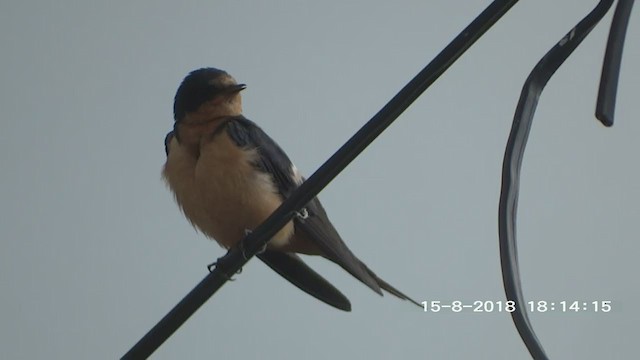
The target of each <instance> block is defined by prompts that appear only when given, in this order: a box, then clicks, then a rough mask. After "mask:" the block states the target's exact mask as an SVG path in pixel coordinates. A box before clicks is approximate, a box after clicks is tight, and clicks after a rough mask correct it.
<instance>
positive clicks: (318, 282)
mask: <svg viewBox="0 0 640 360" xmlns="http://www.w3.org/2000/svg"><path fill="white" fill-rule="evenodd" d="M257 256H258V258H260V260H262V261H263V262H264V263H265V264H267V265H268V266H269V267H270V268H271V269H273V270H274V271H275V272H277V273H278V274H280V275H281V276H282V277H284V278H285V279H287V280H289V282H291V283H292V284H293V285H295V286H297V287H298V288H299V289H300V290H302V291H304V292H306V293H307V294H309V295H311V296H313V297H315V298H316V299H318V300H321V301H324V302H325V303H327V304H329V305H331V306H334V307H336V308H338V309H340V310H344V311H351V303H350V302H349V299H347V297H346V296H344V295H343V294H342V293H341V292H340V290H338V289H336V288H335V287H334V286H333V285H331V284H330V283H329V282H328V281H327V280H325V279H324V278H323V277H322V276H320V275H319V274H318V273H317V272H315V271H313V269H311V268H310V267H309V266H307V264H305V263H304V262H303V261H302V259H300V257H299V256H298V255H295V254H291V253H283V252H279V251H272V250H266V251H265V252H263V253H261V254H258V255H257Z"/></svg>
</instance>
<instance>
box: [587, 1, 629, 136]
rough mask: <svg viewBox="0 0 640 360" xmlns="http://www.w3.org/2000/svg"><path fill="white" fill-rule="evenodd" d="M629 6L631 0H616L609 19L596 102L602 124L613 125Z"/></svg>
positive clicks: (597, 112) (598, 116) (597, 114)
mask: <svg viewBox="0 0 640 360" xmlns="http://www.w3.org/2000/svg"><path fill="white" fill-rule="evenodd" d="M631 8H633V0H618V5H617V6H616V12H615V14H614V15H613V21H611V29H610V30H609V40H608V41H607V52H606V53H605V55H604V62H603V63H602V75H601V77H600V89H599V90H598V102H597V104H596V118H597V119H598V120H600V122H602V124H603V125H604V126H612V125H613V117H614V114H615V106H616V93H617V90H618V77H619V75H620V62H621V61H622V49H623V47H624V38H625V35H626V34H627V25H629V17H630V16H631Z"/></svg>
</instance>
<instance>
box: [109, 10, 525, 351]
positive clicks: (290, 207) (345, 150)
mask: <svg viewBox="0 0 640 360" xmlns="http://www.w3.org/2000/svg"><path fill="white" fill-rule="evenodd" d="M517 2H518V0H495V1H493V2H492V3H491V4H490V5H489V6H488V7H487V8H486V9H485V10H484V11H483V12H482V13H480V15H478V17H476V18H475V19H474V20H473V21H472V22H471V23H470V24H469V25H468V26H467V27H466V28H465V29H464V30H463V31H462V32H461V33H460V34H459V35H458V36H456V38H455V39H453V40H452V41H451V42H450V43H449V45H447V47H445V48H444V49H443V50H442V51H441V52H440V53H439V54H438V55H437V56H436V57H435V58H434V59H433V60H432V61H431V62H430V63H429V64H428V65H427V66H426V67H425V68H424V69H423V70H422V71H420V73H418V75H416V76H415V77H414V78H413V79H412V80H411V81H410V82H409V83H408V84H407V85H406V86H405V87H403V88H402V90H400V92H398V94H396V96H394V97H393V98H392V99H391V100H390V101H389V102H388V103H387V104H386V105H385V106H384V107H383V108H382V109H381V110H380V111H379V112H378V113H377V114H376V115H374V116H373V118H371V120H369V121H368V122H367V123H366V124H365V125H364V126H363V127H362V128H361V129H360V130H359V131H358V132H357V133H356V134H355V135H353V136H352V137H351V138H350V139H349V140H348V141H347V142H346V143H345V144H344V145H343V146H342V147H341V148H340V149H339V150H338V151H337V152H336V153H335V154H334V155H333V156H331V158H329V160H327V161H326V162H325V163H324V164H323V165H322V166H321V167H320V168H319V169H318V170H317V171H316V172H315V173H313V175H311V176H310V177H309V178H308V179H307V181H305V182H304V183H303V184H302V185H301V186H300V187H299V188H298V189H297V190H296V191H295V192H294V193H293V194H291V196H290V197H289V198H287V199H286V200H285V201H284V202H283V203H282V205H280V207H278V208H277V209H276V210H275V211H274V212H273V214H271V215H270V216H269V217H268V218H267V219H266V220H265V221H264V222H263V223H262V224H260V225H259V226H258V227H257V228H256V229H254V231H253V232H252V233H250V234H249V235H248V236H247V237H245V239H244V240H243V241H242V244H244V245H243V246H242V249H240V246H234V247H233V248H231V249H230V250H229V251H228V252H227V254H226V255H225V256H224V257H223V258H220V259H218V262H217V264H216V267H215V269H214V270H213V271H212V272H211V273H209V274H208V275H207V276H206V277H205V278H204V279H203V280H202V281H200V283H199V284H198V285H196V287H195V288H194V289H193V290H191V292H189V293H188V294H187V295H186V296H185V297H184V298H183V299H182V300H181V301H180V302H179V303H178V304H177V305H176V306H175V307H174V308H173V309H172V310H171V311H170V312H169V313H167V315H165V316H164V317H163V318H162V319H161V320H160V321H159V322H158V323H157V324H156V325H155V326H154V327H153V328H152V329H151V330H149V332H148V333H147V334H146V335H145V336H143V337H142V339H140V340H139V341H138V342H137V343H136V344H135V345H134V346H133V347H132V348H131V349H130V350H129V351H128V352H127V353H126V354H125V355H124V356H123V357H122V359H143V358H147V357H149V356H150V355H151V354H152V353H153V352H154V351H155V350H156V349H157V348H158V347H160V345H162V343H164V341H165V340H167V339H168V338H169V336H171V334H173V333H174V332H175V331H176V330H177V329H178V328H179V327H180V326H181V325H182V324H183V323H184V322H185V321H187V319H188V318H189V317H190V316H191V315H192V314H193V313H194V312H195V311H196V310H198V308H200V306H202V304H204V302H205V301H207V299H209V298H210V297H211V296H212V295H213V294H214V293H215V292H216V291H217V290H218V289H220V287H222V285H224V284H225V283H226V282H227V281H228V280H229V274H235V273H236V272H237V271H239V270H240V269H241V268H242V266H243V265H244V264H246V263H247V261H249V259H250V258H251V257H253V256H254V255H255V254H256V253H257V252H258V251H259V250H261V249H262V248H263V246H264V245H265V244H266V243H267V242H268V241H269V239H270V238H271V237H272V236H273V235H274V234H275V233H277V232H278V230H279V229H281V228H282V227H283V226H284V225H285V224H286V223H287V222H289V220H291V218H292V217H293V216H294V214H295V212H296V211H299V210H300V209H301V208H302V207H304V206H305V205H306V204H307V203H308V202H309V201H310V200H311V199H313V197H315V196H316V195H317V194H318V193H319V192H320V191H321V190H322V189H323V188H324V187H325V186H327V184H328V183H329V182H330V181H331V180H333V179H334V178H335V177H336V176H337V175H338V174H339V173H340V172H341V171H342V170H343V169H344V168H345V167H346V166H347V165H349V163H351V161H353V159H355V158H356V157H357V156H358V155H359V154H360V153H361V152H362V151H363V150H364V149H365V148H366V147H367V146H368V145H369V144H370V143H371V142H372V141H373V140H375V138H376V137H377V136H378V135H380V134H381V133H382V132H383V131H384V130H385V129H386V128H387V127H388V126H389V125H391V123H392V122H393V121H394V120H395V119H396V118H397V117H398V116H400V114H401V113H402V112H403V111H404V110H405V109H406V108H408V107H409V105H411V103H413V101H415V100H416V99H417V98H418V97H419V96H420V95H421V94H422V93H423V92H424V91H425V90H426V89H427V88H428V87H429V86H430V85H431V84H433V83H434V82H435V81H436V80H437V79H438V78H439V77H440V75H442V74H443V73H444V72H445V71H446V70H447V69H448V68H449V67H450V66H451V65H452V64H453V63H454V62H455V61H456V60H457V59H458V58H459V57H460V56H461V55H462V54H463V53H464V52H465V51H466V50H467V49H468V48H469V47H471V45H473V44H474V43H475V42H476V40H478V39H479V38H480V37H481V36H482V35H483V34H484V33H485V32H486V31H487V30H488V29H489V28H490V27H491V26H493V24H495V23H496V22H497V21H498V20H499V19H500V18H501V17H502V15H504V14H505V13H506V12H507V11H508V10H509V9H510V8H511V7H512V6H513V5H514V4H515V3H517Z"/></svg>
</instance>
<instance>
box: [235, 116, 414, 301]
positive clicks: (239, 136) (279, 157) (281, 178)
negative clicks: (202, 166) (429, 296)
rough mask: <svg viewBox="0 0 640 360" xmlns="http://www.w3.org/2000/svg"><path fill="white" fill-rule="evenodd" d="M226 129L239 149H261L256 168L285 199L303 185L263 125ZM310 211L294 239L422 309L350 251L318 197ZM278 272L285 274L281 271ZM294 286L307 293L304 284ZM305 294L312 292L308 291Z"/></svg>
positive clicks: (241, 121) (240, 123)
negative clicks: (303, 240) (302, 240)
mask: <svg viewBox="0 0 640 360" xmlns="http://www.w3.org/2000/svg"><path fill="white" fill-rule="evenodd" d="M226 129H227V133H228V135H229V137H230V138H231V139H232V140H234V142H235V143H236V144H237V145H238V146H241V147H248V148H252V149H256V150H257V152H258V155H259V158H258V159H257V160H256V163H255V166H256V168H257V169H258V170H259V171H262V172H265V173H267V174H269V175H271V178H272V179H273V182H274V185H275V186H276V188H277V189H278V191H279V193H280V194H281V195H282V197H283V198H286V197H288V196H289V195H290V194H291V193H292V192H293V191H294V190H295V189H297V188H298V186H300V184H301V183H302V179H301V178H298V176H299V175H297V174H296V173H295V170H294V169H295V167H294V166H293V163H292V162H291V160H290V159H289V157H288V156H287V154H286V153H285V152H284V151H283V150H282V149H281V148H280V146H278V144H277V143H276V142H275V141H274V140H273V139H271V137H269V135H267V134H266V133H265V132H264V131H262V129H261V128H260V127H259V126H257V125H256V124H255V123H253V122H252V121H250V120H248V119H246V118H244V117H234V118H231V119H230V120H229V121H228V122H227V124H226ZM306 209H307V213H308V216H307V217H306V218H304V219H303V218H302V217H296V218H295V219H294V223H295V234H296V235H294V236H302V237H306V238H307V239H308V240H310V241H312V242H314V243H315V244H316V245H317V246H318V248H320V250H321V251H322V253H323V255H324V256H325V257H326V258H327V259H329V260H331V261H333V262H335V263H336V264H338V265H340V266H341V267H342V268H343V269H345V270H346V271H348V272H349V273H350V274H351V275H353V276H354V277H355V278H357V279H358V280H360V281H361V282H363V283H364V284H365V285H367V286H368V287H370V288H371V289H372V290H373V291H375V292H376V293H378V294H380V295H382V291H381V290H380V289H381V288H382V289H384V290H386V291H388V292H389V293H391V294H393V295H395V296H398V297H399V298H401V299H405V300H410V301H411V302H413V303H415V304H417V305H418V306H421V305H419V304H418V303H417V302H415V301H414V300H411V299H410V298H409V297H408V296H406V295H404V294H403V293H402V292H400V291H399V290H397V289H395V288H394V287H392V286H391V285H389V284H388V283H387V282H385V281H384V280H382V279H380V278H379V277H378V276H376V275H375V274H374V273H373V271H371V270H370V269H369V268H368V267H367V266H366V265H365V264H364V263H363V262H362V261H360V260H359V259H358V258H357V257H356V256H355V255H354V254H353V253H352V252H351V250H349V248H348V247H347V245H346V244H345V243H344V241H343V240H342V238H341V237H340V235H339V234H338V232H337V230H336V229H335V228H334V227H333V225H332V224H331V222H330V221H329V218H328V216H327V213H326V211H325V210H324V208H323V207H322V204H321V203H320V201H319V200H318V198H315V197H314V198H313V199H312V200H311V201H310V202H309V204H307V206H306ZM263 261H264V260H263ZM267 264H268V263H267ZM268 265H269V264H268ZM270 266H271V265H270ZM276 271H277V270H276ZM278 273H280V274H281V275H283V274H282V273H281V272H280V271H278ZM283 276H285V275H283ZM285 278H287V279H288V280H289V281H292V280H291V278H290V277H287V276H285ZM294 284H296V285H297V286H298V287H300V288H302V289H303V290H305V288H304V287H303V286H304V285H303V286H301V285H300V284H299V283H294ZM306 286H308V284H307V285H306ZM305 291H307V292H309V291H308V290H305ZM309 293H310V292H309ZM312 295H313V294H312ZM314 296H315V295H314Z"/></svg>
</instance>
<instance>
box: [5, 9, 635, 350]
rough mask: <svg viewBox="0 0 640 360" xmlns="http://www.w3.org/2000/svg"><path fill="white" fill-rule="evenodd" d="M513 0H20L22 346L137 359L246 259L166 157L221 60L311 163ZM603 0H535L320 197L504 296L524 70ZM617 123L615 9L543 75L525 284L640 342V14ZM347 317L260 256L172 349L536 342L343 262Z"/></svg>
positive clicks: (579, 340)
mask: <svg viewBox="0 0 640 360" xmlns="http://www.w3.org/2000/svg"><path fill="white" fill-rule="evenodd" d="M489 3H490V1H465V2H459V1H457V2H454V1H446V0H434V1H395V2H391V1H384V2H383V1H346V2H345V1H322V2H318V1H290V2H285V1H271V2H261V1H130V2H124V1H123V2H104V1H101V2H98V1H58V2H50V1H12V2H9V1H5V2H4V3H2V4H1V5H0V49H2V55H1V59H2V66H0V108H1V109H2V117H3V118H2V120H1V121H0V168H1V169H2V175H1V176H0V241H1V242H0V244H1V245H0V246H1V250H0V288H1V289H2V294H1V295H0V319H1V321H0V357H2V358H3V359H39V358H47V359H112V358H117V357H120V356H121V355H123V354H124V353H125V352H126V351H127V350H128V349H129V348H130V347H131V346H132V345H133V344H134V343H135V342H136V341H137V340H138V339H139V338H140V337H141V336H142V335H144V334H145V333H146V331H148V330H149V329H150V328H151V327H152V326H153V325H154V324H155V323H156V322H157V321H158V320H159V319H160V318H161V317H162V316H163V315H164V314H166V312H167V311H169V310H170V309H171V307H172V306H173V305H175V304H176V303H177V302H178V301H179V300H180V299H181V298H182V296H184V295H185V294H186V293H187V292H188V291H189V290H190V289H191V288H192V287H193V286H194V285H195V284H196V283H197V282H198V281H200V279H202V277H204V275H205V272H206V267H205V266H206V265H207V264H209V263H211V262H212V261H214V260H215V259H216V258H217V257H219V256H221V255H223V251H222V249H221V248H219V247H218V246H217V245H216V244H215V243H213V242H211V241H209V240H207V239H205V238H204V236H202V235H201V234H199V233H197V232H196V231H194V230H193V228H192V227H191V225H190V224H189V223H188V222H187V221H186V220H185V219H184V217H183V216H182V214H181V213H180V211H179V210H178V208H177V206H176V205H175V203H174V201H173V198H172V196H171V194H170V192H169V191H168V190H167V188H166V187H165V185H164V183H163V182H162V181H161V178H160V170H161V166H162V164H163V163H164V158H165V154H164V148H163V138H164V135H165V134H166V133H167V132H168V131H169V130H170V129H171V127H172V122H173V120H172V106H173V96H174V93H175V90H176V88H177V86H178V84H179V82H180V81H181V80H182V78H183V77H184V76H185V75H186V74H187V73H188V72H189V71H191V70H193V69H195V68H199V67H204V66H214V67H218V68H222V69H225V70H227V71H229V72H230V73H231V74H232V75H233V76H234V77H235V78H236V79H238V81H240V82H244V83H246V84H248V88H247V90H246V91H245V92H244V105H245V115H246V116H247V117H248V118H250V119H253V120H254V121H256V122H258V123H259V124H260V125H261V126H262V127H263V128H264V129H265V130H266V131H267V132H268V133H269V134H270V135H271V136H272V137H273V138H274V139H276V141H278V142H279V143H280V144H281V145H282V147H283V148H284V149H285V150H286V151H287V152H288V153H289V155H290V156H291V158H292V159H293V160H294V161H295V162H296V164H297V166H298V168H300V169H301V170H302V171H303V172H304V173H306V174H311V173H312V172H313V171H314V170H315V169H316V168H317V167H318V166H319V165H321V164H322V162H323V161H324V160H326V159H327V158H328V157H329V156H330V155H331V154H332V153H333V151H335V150H336V149H337V148H338V146H340V145H341V144H342V143H343V142H344V141H345V140H346V139H348V138H349V137H350V136H351V135H352V134H353V133H354V132H355V131H356V130H357V129H358V128H359V127H360V126H362V125H363V124H364V123H365V122H366V121H367V120H368V119H369V118H370V117H371V116H372V115H373V114H374V113H375V112H376V111H377V110H378V109H379V108H380V107H381V106H382V105H384V103H386V101H388V100H389V99H390V98H391V97H392V96H393V95H394V94H395V93H396V92H397V91H398V90H399V89H400V88H401V87H402V86H403V85H404V84H405V83H406V82H407V81H408V80H409V79H411V78H412V77H413V76H414V75H415V74H416V73H417V72H418V71H419V70H420V69H422V67H423V66H424V65H425V64H426V63H428V62H429V61H430V60H431V59H432V58H433V57H434V56H435V55H436V54H437V53H438V52H439V51H440V49H442V47H443V46H445V45H446V44H447V43H448V42H449V41H450V40H451V39H452V38H453V37H454V36H455V35H457V34H458V33H459V32H460V30H462V29H463V28H464V26H466V25H467V24H468V23H469V22H470V21H471V20H473V18H474V17H475V16H476V15H477V14H478V13H480V11H481V10H482V9H484V8H485V7H486V6H487V5H488V4H489ZM595 4H596V1H583V0H580V1H579V0H563V1H553V0H544V1H542V0H539V1H521V2H520V3H518V4H517V5H516V6H515V7H514V8H513V9H512V10H511V11H510V12H509V13H508V14H507V15H506V16H505V17H504V18H503V20H501V21H500V22H499V23H498V24H497V25H496V26H494V27H493V28H492V29H491V30H490V31H489V32H488V33H487V34H486V35H485V36H484V37H483V38H482V39H481V40H480V41H479V42H478V43H477V44H476V45H475V46H474V47H473V48H472V49H471V50H469V51H468V52H467V53H466V54H465V55H464V56H463V57H462V58H461V59H460V60H459V61H458V62H457V63H456V64H455V65H454V66H453V67H452V68H451V69H450V70H449V71H448V72H447V73H446V74H445V75H444V76H442V78H441V79H440V80H438V82H436V83H435V84H434V85H433V86H432V87H431V88H430V89H429V90H428V91H427V92H426V93H425V94H424V95H423V96H422V97H421V98H420V99H418V101H416V103H415V104H414V105H412V106H411V108H410V109H409V110H408V111H406V112H405V113H404V114H403V115H402V116H401V117H400V118H399V119H398V121H397V122H396V123H395V124H394V125H393V126H392V127H391V128H390V129H388V131H386V132H385V133H384V134H383V135H382V136H381V137H380V138H379V139H378V140H377V141H376V142H375V143H373V144H372V145H371V146H370V147H369V148H368V149H367V150H366V151H365V152H364V153H363V154H362V156H360V157H359V158H358V159H357V160H356V161H355V162H354V163H353V164H352V165H350V166H349V167H348V168H347V169H346V170H345V171H344V172H343V173H342V174H341V175H340V176H339V177H338V178H337V179H336V180H335V181H334V182H332V183H331V184H330V185H329V186H328V187H327V188H326V189H325V190H324V191H323V192H322V193H321V195H320V198H321V199H322V200H323V202H324V204H325V207H326V208H327V210H328V212H329V215H330V217H331V219H332V221H333V223H334V224H335V226H336V227H337V229H338V230H339V231H340V233H341V234H342V237H343V238H344V239H345V241H346V242H347V243H348V245H349V246H350V247H351V249H352V250H353V251H354V252H355V253H356V254H357V255H358V256H359V257H360V258H361V259H362V260H363V261H365V262H366V263H367V264H368V265H369V266H370V267H371V268H372V269H374V270H375V271H376V272H377V273H378V274H379V275H380V276H381V277H383V278H385V279H386V280H388V281H389V282H390V283H392V284H394V285H395V286H397V287H398V288H399V289H401V290H402V291H404V292H406V293H407V294H410V295H411V296H413V297H414V298H417V299H419V301H422V300H441V301H443V302H450V301H453V300H462V301H465V302H472V301H474V300H502V299H503V298H504V294H503V290H502V280H501V277H500V267H499V258H498V240H497V204H498V195H499V179H500V168H501V163H502V155H503V151H504V145H505V143H506V138H507V135H508V132H509V129H510V124H511V120H512V116H513V112H514V109H515V106H516V102H517V99H518V96H519V93H520V89H521V86H522V83H523V82H524V80H525V78H526V76H527V75H528V73H529V71H530V70H531V68H532V67H533V66H534V65H535V63H536V62H537V61H538V59H539V58H540V57H541V56H542V55H543V54H544V53H545V52H546V51H547V50H548V49H549V48H550V47H551V46H552V45H553V44H554V43H555V42H556V41H557V40H559V39H560V38H561V37H562V36H563V35H564V34H565V33H566V32H567V31H568V30H569V29H570V28H571V27H572V26H573V24H575V23H576V22H577V21H578V20H579V19H581V18H582V17H583V16H584V15H585V14H586V13H587V12H589V11H590V10H591V8H592V7H593V6H595ZM635 10H636V11H635V13H634V14H633V16H632V18H631V23H630V27H629V33H628V35H627V43H626V47H625V53H624V59H623V66H622V75H621V79H620V86H619V91H618V95H619V96H618V103H617V104H618V106H617V111H616V124H615V126H614V127H613V128H611V129H605V128H604V127H603V126H601V125H600V124H599V123H598V122H597V121H596V120H595V118H594V116H593V111H594V106H595V105H594V104H595V98H596V91H597V84H598V79H599V71H600V67H601V63H602V55H603V50H604V45H605V41H606V36H607V33H608V27H609V23H610V19H611V14H608V16H607V17H606V18H605V19H604V20H603V21H602V23H601V24H599V26H598V27H597V28H595V30H594V31H593V33H592V34H591V36H589V37H588V38H587V39H586V40H585V41H584V43H583V45H582V46H581V47H580V48H578V49H577V51H576V52H575V53H574V54H573V56H572V57H571V58H570V59H569V60H568V61H567V63H566V64H565V66H564V67H562V68H561V69H560V70H559V71H558V73H557V74H556V76H555V77H554V78H553V79H552V80H551V81H550V83H549V85H548V86H547V89H546V90H545V92H544V94H543V96H542V98H541V101H540V105H539V108H538V111H537V114H536V118H535V121H534V124H533V129H532V131H531V140H530V143H529V146H528V149H527V153H526V155H525V159H524V166H523V171H522V175H523V181H522V186H521V191H522V192H521V195H520V202H519V204H520V210H519V221H518V231H519V233H518V235H519V249H518V250H519V255H520V260H521V265H522V278H523V282H524V289H525V294H526V296H527V298H529V299H531V300H547V301H561V300H567V301H573V300H580V301H589V302H591V301H596V300H612V301H613V310H612V311H611V312H610V313H607V314H603V313H594V312H593V311H588V312H584V313H579V314H574V313H561V312H558V311H556V312H553V313H551V312H550V313H545V314H539V313H536V314H531V320H532V323H533V325H534V327H535V329H536V331H537V334H538V337H539V338H540V340H541V341H542V342H543V344H544V346H545V348H546V350H547V352H548V354H549V356H550V357H551V358H554V359H604V358H608V359H627V358H630V357H631V356H632V355H633V354H637V349H636V347H635V345H636V344H637V338H638V335H639V334H638V330H637V324H638V321H639V320H640V310H639V305H638V304H640V293H639V290H638V281H637V274H638V272H639V271H640V265H638V262H637V255H638V252H639V250H640V245H639V242H638V238H639V233H640V231H639V230H638V222H639V221H640V210H639V207H638V203H639V202H640V172H639V166H638V154H639V153H640V151H639V150H640V147H639V146H638V139H639V136H640V121H638V120H639V118H640V102H639V101H638V94H639V93H640V81H639V80H640V66H639V64H640V46H639V44H640V42H639V41H638V39H639V38H640V17H639V16H638V14H639V13H638V11H637V9H635ZM308 262H309V263H310V264H311V266H313V267H314V268H315V269H317V270H318V271H319V272H320V273H322V274H323V275H325V276H326V278H327V279H329V280H330V281H331V282H332V283H334V284H335V285H336V286H337V287H338V288H339V289H341V290H342V291H343V292H344V293H345V294H346V295H347V296H348V297H349V298H350V300H351V302H352V305H353V311H352V312H351V313H343V312H340V311H338V310H335V309H333V308H331V307H329V306H326V305H324V304H323V303H321V302H319V301H317V300H315V299H314V298H311V297H309V296H307V295H306V294H304V293H302V292H301V291H299V290H298V289H297V288H295V287H293V286H292V285H290V284H289V283H288V282H286V281H285V280H283V279H282V278H280V277H279V276H278V275H276V274H275V273H273V272H272V271H270V270H269V269H267V268H266V267H265V266H264V265H263V264H262V263H260V262H258V261H251V262H250V263H249V264H248V265H247V266H246V267H245V269H244V272H243V273H242V274H240V275H238V276H237V277H236V279H237V281H235V282H231V283H229V284H227V285H226V286H225V287H224V288H222V290H221V291H220V292H219V293H218V294H216V296H215V297H213V298H212V299H211V300H210V301H209V302H208V303H206V304H205V305H204V306H203V307H202V308H201V309H200V310H199V311H198V312H197V313H196V314H195V316H193V317H192V318H191V319H190V320H189V321H188V322H187V323H186V324H185V325H184V326H183V327H182V328H180V329H179V330H178V331H177V333H176V334H175V335H173V336H172V337H171V338H170V339H169V340H168V341H167V342H166V343H165V344H164V345H163V346H162V347H161V348H160V349H159V350H158V351H157V352H156V353H155V354H154V358H156V359H178V358H183V359H200V358H217V359H227V360H231V359H268V358H271V359H276V358H277V359H327V358H334V359H349V358H366V359H388V358H391V357H392V356H399V357H400V358H409V357H412V358H430V359H456V358H473V359H483V358H485V359H488V358H492V359H527V358H528V353H527V351H526V349H525V347H524V346H523V344H522V342H521V340H520V339H519V337H518V334H517V332H516V331H515V328H514V326H513V324H512V322H511V319H510V317H509V316H508V314H506V313H497V312H494V313H485V314H473V313H471V312H463V313H459V314H453V313H451V312H449V313H438V314H433V313H423V312H421V311H419V310H417V309H416V308H415V307H413V306H411V305H409V304H408V303H406V302H402V301H399V300H397V299H395V298H393V297H392V296H385V297H379V296H377V295H376V294H374V293H373V292H372V291H371V290H370V289H368V288H366V287H365V286H363V285H362V284H361V283H359V282H358V281H357V280H355V279H354V278H352V277H351V276H349V275H348V274H347V273H345V272H344V271H342V270H341V269H339V268H338V267H337V266H335V265H333V264H331V263H328V262H327V261H324V260H322V259H309V260H308Z"/></svg>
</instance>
